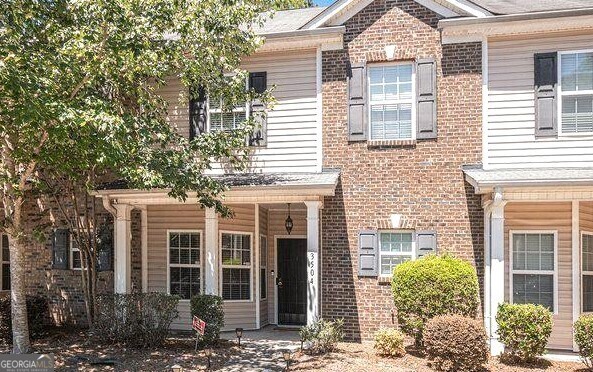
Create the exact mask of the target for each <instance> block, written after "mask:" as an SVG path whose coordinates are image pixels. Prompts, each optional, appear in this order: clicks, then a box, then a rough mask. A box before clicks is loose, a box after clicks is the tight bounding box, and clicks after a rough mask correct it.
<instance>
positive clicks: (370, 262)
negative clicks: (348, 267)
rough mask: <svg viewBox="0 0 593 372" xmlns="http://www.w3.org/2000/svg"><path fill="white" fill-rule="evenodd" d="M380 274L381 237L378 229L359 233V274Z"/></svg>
mask: <svg viewBox="0 0 593 372" xmlns="http://www.w3.org/2000/svg"><path fill="white" fill-rule="evenodd" d="M378 275H379V239H378V233H377V231H376V230H362V231H360V232H359V233H358V276H378Z"/></svg>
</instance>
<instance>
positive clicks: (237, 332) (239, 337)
mask: <svg viewBox="0 0 593 372" xmlns="http://www.w3.org/2000/svg"><path fill="white" fill-rule="evenodd" d="M235 334H236V335H237V344H238V345H239V346H241V337H243V328H235Z"/></svg>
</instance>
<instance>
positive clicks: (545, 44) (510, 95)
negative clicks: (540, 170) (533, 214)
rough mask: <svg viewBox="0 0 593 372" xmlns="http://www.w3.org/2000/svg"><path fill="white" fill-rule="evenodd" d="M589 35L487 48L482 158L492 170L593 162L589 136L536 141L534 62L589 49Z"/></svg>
mask: <svg viewBox="0 0 593 372" xmlns="http://www.w3.org/2000/svg"><path fill="white" fill-rule="evenodd" d="M592 36H593V35H592V34H588V35H563V36H552V37H542V36H538V37H537V38H528V39H522V40H500V41H490V42H489V43H488V86H489V92H488V124H487V156H488V164H489V166H490V167H491V168H525V167H529V168H531V167H550V166H559V167H582V166H589V164H590V163H591V161H593V136H590V135H585V136H576V137H575V136H562V135H560V136H559V138H539V139H536V138H535V108H534V80H533V58H534V57H533V56H534V54H535V53H543V52H555V51H567V50H579V49H593V41H592V40H593V39H592Z"/></svg>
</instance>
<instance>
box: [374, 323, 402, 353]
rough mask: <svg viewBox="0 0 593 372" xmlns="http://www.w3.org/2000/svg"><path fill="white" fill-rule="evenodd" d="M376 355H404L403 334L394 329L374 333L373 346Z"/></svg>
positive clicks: (384, 329) (383, 329)
mask: <svg viewBox="0 0 593 372" xmlns="http://www.w3.org/2000/svg"><path fill="white" fill-rule="evenodd" d="M374 348H375V350H376V352H377V354H378V355H383V356H389V357H401V356H404V355H405V354H406V349H404V334H403V333H401V332H400V331H399V330H398V329H395V328H382V329H380V330H378V331H377V333H375V346H374Z"/></svg>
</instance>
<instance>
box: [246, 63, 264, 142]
mask: <svg viewBox="0 0 593 372" xmlns="http://www.w3.org/2000/svg"><path fill="white" fill-rule="evenodd" d="M267 80H268V74H267V72H265V71H263V72H250V73H249V89H250V90H253V91H254V92H255V93H258V94H262V93H264V92H265V91H266V89H268V81H267ZM251 116H252V117H253V119H254V120H255V122H256V123H257V124H256V128H255V129H254V131H253V133H252V134H251V135H250V136H249V146H257V147H263V146H266V144H267V130H268V117H267V114H266V111H265V107H264V105H263V104H262V103H261V102H259V101H254V102H251Z"/></svg>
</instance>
